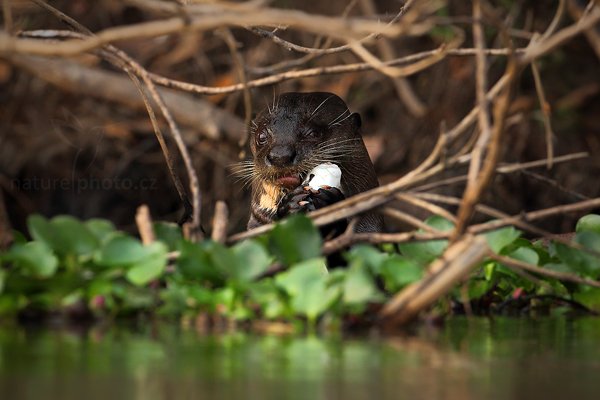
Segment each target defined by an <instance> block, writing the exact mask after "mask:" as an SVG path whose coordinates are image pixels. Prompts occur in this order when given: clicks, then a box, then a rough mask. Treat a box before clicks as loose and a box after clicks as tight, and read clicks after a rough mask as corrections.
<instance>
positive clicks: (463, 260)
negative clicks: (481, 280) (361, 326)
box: [379, 235, 489, 328]
mask: <svg viewBox="0 0 600 400" xmlns="http://www.w3.org/2000/svg"><path fill="white" fill-rule="evenodd" d="M488 252H489V247H488V245H487V242H486V241H485V239H484V238H483V237H481V236H472V235H465V236H464V237H462V238H461V239H460V240H458V241H457V242H455V243H454V244H452V245H451V246H450V247H448V248H447V249H446V251H445V252H444V254H443V255H442V256H441V257H440V258H438V259H437V260H436V261H434V262H433V263H432V264H431V265H430V266H429V267H428V269H427V273H426V276H425V277H424V278H423V279H422V280H420V281H419V282H416V283H413V284H411V285H409V286H407V287H406V288H404V289H403V290H402V291H400V292H399V293H398V294H396V295H395V296H394V297H393V298H392V299H391V300H390V301H388V302H387V303H386V305H385V306H384V307H383V309H382V310H381V311H380V312H379V317H380V319H381V323H382V324H383V325H384V326H385V327H386V328H393V327H397V326H399V325H402V324H405V323H406V322H409V321H410V320H412V319H413V318H414V317H415V316H416V315H417V314H418V313H419V312H421V311H422V310H424V309H425V308H427V307H428V306H430V305H431V304H432V303H433V302H434V301H435V300H437V299H439V298H440V297H442V296H444V295H445V294H446V293H448V291H449V290H450V289H451V288H452V287H453V286H454V285H455V284H456V283H458V282H460V281H461V280H462V279H464V277H465V276H466V275H467V274H469V273H470V272H471V271H472V270H473V268H475V267H476V266H477V265H478V264H480V263H481V261H482V260H483V259H484V258H485V256H486V255H487V254H488Z"/></svg>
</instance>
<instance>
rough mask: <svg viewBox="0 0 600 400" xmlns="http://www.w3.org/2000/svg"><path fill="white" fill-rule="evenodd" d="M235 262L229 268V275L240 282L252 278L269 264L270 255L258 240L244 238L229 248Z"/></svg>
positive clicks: (263, 270)
mask: <svg viewBox="0 0 600 400" xmlns="http://www.w3.org/2000/svg"><path fill="white" fill-rule="evenodd" d="M231 250H232V251H233V254H234V255H235V257H236V258H237V263H236V264H235V265H234V266H233V268H231V269H230V271H229V273H230V276H231V277H232V278H233V279H235V280H237V281H242V282H249V281H252V280H254V279H255V278H256V277H258V276H259V275H260V274H262V273H263V272H265V271H266V270H267V268H269V265H270V264H271V257H270V256H269V254H268V253H267V251H266V250H265V248H264V247H263V246H261V245H260V244H259V243H258V242H256V241H254V240H245V241H243V242H240V243H237V244H236V245H235V246H233V247H232V248H231Z"/></svg>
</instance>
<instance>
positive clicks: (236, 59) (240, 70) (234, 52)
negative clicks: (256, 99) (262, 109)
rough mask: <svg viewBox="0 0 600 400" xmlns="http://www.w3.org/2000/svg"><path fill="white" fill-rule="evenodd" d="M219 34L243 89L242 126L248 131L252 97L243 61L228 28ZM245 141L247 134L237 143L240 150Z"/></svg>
mask: <svg viewBox="0 0 600 400" xmlns="http://www.w3.org/2000/svg"><path fill="white" fill-rule="evenodd" d="M220 32H221V35H222V37H223V40H225V43H226V44H227V47H228V48H229V52H230V53H231V58H232V59H233V64H234V66H235V70H236V71H237V74H238V78H239V80H240V82H241V84H242V87H243V89H242V92H243V93H244V126H245V127H246V129H248V127H249V126H250V122H251V120H252V96H251V95H250V88H248V79H247V77H246V70H245V68H244V59H243V58H242V55H241V54H240V52H239V51H238V48H237V43H236V41H235V37H234V36H233V34H232V33H231V30H230V29H228V28H222V29H221V30H220ZM247 140H248V134H245V135H242V138H241V139H240V141H239V142H238V143H239V146H240V148H242V147H244V146H245V145H246V142H247Z"/></svg>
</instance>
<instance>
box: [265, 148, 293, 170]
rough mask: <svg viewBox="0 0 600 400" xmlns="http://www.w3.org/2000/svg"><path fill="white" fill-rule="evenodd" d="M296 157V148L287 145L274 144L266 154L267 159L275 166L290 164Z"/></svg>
mask: <svg viewBox="0 0 600 400" xmlns="http://www.w3.org/2000/svg"><path fill="white" fill-rule="evenodd" d="M295 157H296V150H295V149H293V148H292V147H288V146H275V147H273V148H272V149H271V151H270V152H269V154H268V155H267V160H268V161H269V162H270V163H271V165H273V166H275V167H285V166H287V165H291V164H292V163H293V161H294V158H295Z"/></svg>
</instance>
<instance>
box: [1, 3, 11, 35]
mask: <svg viewBox="0 0 600 400" xmlns="http://www.w3.org/2000/svg"><path fill="white" fill-rule="evenodd" d="M2 13H3V14H4V30H5V31H6V33H8V34H10V33H12V30H13V16H12V7H11V5H10V0H2Z"/></svg>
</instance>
